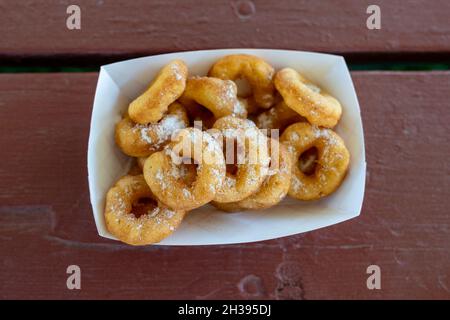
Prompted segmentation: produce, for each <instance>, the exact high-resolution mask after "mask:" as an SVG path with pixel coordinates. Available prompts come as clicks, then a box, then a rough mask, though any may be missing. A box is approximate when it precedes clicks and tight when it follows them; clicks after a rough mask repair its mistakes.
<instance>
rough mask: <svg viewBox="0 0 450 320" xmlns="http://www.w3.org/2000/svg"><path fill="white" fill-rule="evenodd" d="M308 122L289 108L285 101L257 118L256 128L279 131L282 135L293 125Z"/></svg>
mask: <svg viewBox="0 0 450 320" xmlns="http://www.w3.org/2000/svg"><path fill="white" fill-rule="evenodd" d="M302 121H306V120H305V118H303V117H302V116H301V115H299V114H298V113H297V112H295V111H294V110H292V109H291V108H289V107H288V106H287V105H286V103H284V101H281V102H279V103H278V104H276V105H275V106H274V107H272V108H270V109H269V110H267V111H265V112H263V113H260V114H259V115H258V116H257V117H256V121H255V123H256V126H257V127H258V128H260V129H268V130H271V129H279V130H280V134H281V133H282V132H283V131H284V129H286V128H287V127H288V126H290V125H291V124H293V123H296V122H302Z"/></svg>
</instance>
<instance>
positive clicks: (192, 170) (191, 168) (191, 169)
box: [180, 159, 198, 187]
mask: <svg viewBox="0 0 450 320" xmlns="http://www.w3.org/2000/svg"><path fill="white" fill-rule="evenodd" d="M191 160H192V159H191ZM191 162H192V163H182V164H181V167H182V172H183V175H182V176H181V177H180V180H181V181H182V182H183V183H184V184H185V185H186V186H188V187H191V186H192V185H193V184H194V182H195V179H196V176H197V169H198V163H197V162H196V161H194V160H192V161H191Z"/></svg>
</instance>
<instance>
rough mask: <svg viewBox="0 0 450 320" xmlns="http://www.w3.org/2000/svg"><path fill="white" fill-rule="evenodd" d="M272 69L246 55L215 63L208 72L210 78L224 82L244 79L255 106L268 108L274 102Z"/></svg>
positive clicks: (236, 55) (230, 57)
mask: <svg viewBox="0 0 450 320" xmlns="http://www.w3.org/2000/svg"><path fill="white" fill-rule="evenodd" d="M274 72H275V71H274V69H273V67H272V66H271V65H270V64H268V63H267V62H266V61H264V60H263V59H261V58H259V57H256V56H252V55H248V54H232V55H228V56H225V57H223V58H222V59H220V60H219V61H217V62H216V63H215V64H214V65H213V66H212V68H211V69H210V70H209V73H208V75H209V76H210V77H216V78H220V79H224V80H237V79H239V78H245V79H246V80H247V81H248V83H249V85H250V87H251V89H252V91H253V98H254V99H255V102H256V104H257V105H259V106H260V107H262V108H265V109H267V108H270V107H271V106H272V104H273V101H274V94H275V90H274V86H273V83H272V78H273V75H274Z"/></svg>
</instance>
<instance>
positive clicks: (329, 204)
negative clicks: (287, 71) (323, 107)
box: [88, 49, 366, 245]
mask: <svg viewBox="0 0 450 320" xmlns="http://www.w3.org/2000/svg"><path fill="white" fill-rule="evenodd" d="M236 53H246V54H253V55H256V56H259V57H261V58H263V59H265V60H266V61H268V62H269V63H270V64H271V65H272V66H274V67H275V69H276V70H279V69H281V68H283V67H291V68H294V69H296V70H298V71H300V72H301V73H302V74H303V75H305V76H306V77H307V78H309V79H310V80H311V81H312V82H315V83H317V84H318V85H319V86H321V87H322V88H324V89H325V90H326V91H328V92H329V93H330V94H332V95H333V96H335V97H336V98H337V99H338V100H339V101H340V102H341V104H342V107H343V113H342V118H341V120H340V122H339V124H338V126H337V127H336V129H335V130H336V131H337V133H338V134H339V135H340V136H341V137H342V138H343V139H344V141H345V144H346V146H347V148H348V150H349V151H350V154H351V160H350V167H349V172H348V174H347V177H346V178H345V180H344V181H343V183H342V185H341V186H340V188H339V189H338V190H337V191H336V192H335V193H333V194H332V195H330V196H328V197H326V198H324V199H322V200H319V201H312V202H302V201H298V200H294V199H289V198H286V199H285V200H284V201H282V202H281V203H280V204H278V205H277V206H275V207H272V208H270V209H267V210H263V211H253V212H251V211H247V212H242V213H235V214H226V213H223V212H220V211H218V210H217V209H215V208H214V207H212V206H210V205H207V206H204V207H202V208H200V209H197V210H194V211H192V212H190V213H189V214H188V215H187V216H186V218H185V220H183V222H182V224H181V226H180V227H179V228H178V229H177V230H176V231H175V232H174V234H172V235H171V236H170V237H168V238H166V239H164V240H163V241H162V242H160V243H159V244H162V245H212V244H232V243H242V242H253V241H261V240H267V239H273V238H278V237H284V236H289V235H293V234H297V233H301V232H306V231H311V230H315V229H318V228H322V227H326V226H330V225H333V224H336V223H339V222H342V221H345V220H348V219H351V218H354V217H356V216H358V215H359V214H360V211H361V206H362V202H363V197H364V187H365V177H366V161H365V149H364V133H363V128H362V121H361V115H360V109H359V104H358V99H357V97H356V93H355V89H354V87H353V82H352V79H351V77H350V73H349V71H348V68H347V65H346V63H345V60H344V59H343V57H341V56H335V55H328V54H319V53H311V52H301V51H289V50H267V49H226V50H206V51H191V52H180V53H171V54H163V55H157V56H150V57H144V58H138V59H132V60H127V61H122V62H118V63H113V64H109V65H105V66H102V67H101V69H100V75H99V79H98V83H97V90H96V92H95V100H94V106H93V110H92V119H91V129H90V134H89V146H88V174H89V177H88V178H89V191H90V198H91V204H92V210H93V214H94V218H95V223H96V226H97V230H98V233H99V235H100V236H102V237H106V238H110V239H114V237H113V236H112V235H111V234H110V233H109V232H108V231H107V230H106V226H105V221H104V217H103V210H104V205H105V195H106V192H107V191H108V189H109V188H110V187H111V186H112V185H113V184H114V183H115V182H116V181H117V179H119V178H120V177H121V176H122V175H124V174H125V173H126V172H127V170H128V168H129V163H130V157H128V156H126V155H124V154H123V153H122V152H121V151H120V150H119V148H118V147H117V146H116V145H115V142H114V128H115V124H116V123H117V122H118V121H119V120H120V118H121V114H122V113H123V112H124V110H126V108H127V107H128V104H129V103H130V102H131V101H132V100H133V99H134V98H136V97H137V96H138V95H139V94H140V93H141V92H142V91H144V90H145V89H146V88H147V87H148V84H149V83H150V82H151V80H152V79H153V77H154V76H155V75H156V73H157V72H158V71H159V70H160V69H161V68H162V67H163V66H164V65H165V64H167V63H168V62H170V61H171V60H173V59H183V60H184V61H185V62H186V64H187V65H188V67H189V75H190V76H192V75H206V74H207V72H208V70H209V68H210V67H211V65H212V64H213V63H214V62H215V61H217V60H218V59H219V58H221V57H223V56H225V55H228V54H236Z"/></svg>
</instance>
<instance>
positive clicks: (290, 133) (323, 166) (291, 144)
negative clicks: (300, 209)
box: [280, 122, 350, 200]
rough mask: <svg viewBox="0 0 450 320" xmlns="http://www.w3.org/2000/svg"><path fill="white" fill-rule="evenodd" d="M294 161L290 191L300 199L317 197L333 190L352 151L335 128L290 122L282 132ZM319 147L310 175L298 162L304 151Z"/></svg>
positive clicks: (346, 165)
mask: <svg viewBox="0 0 450 320" xmlns="http://www.w3.org/2000/svg"><path fill="white" fill-rule="evenodd" d="M280 141H281V142H282V143H284V144H285V145H286V146H287V148H288V151H289V153H290V155H291V159H292V161H293V163H294V165H293V171H292V181H291V186H290V188H289V195H290V196H291V197H293V198H296V199H299V200H315V199H319V198H322V197H324V196H327V195H329V194H331V193H332V192H334V191H335V190H336V189H337V188H338V187H339V185H340V184H341V182H342V180H343V179H344V177H345V174H346V172H347V168H348V165H349V162H350V154H349V152H348V150H347V148H346V147H345V144H344V141H343V140H342V138H341V137H339V136H338V135H337V134H336V133H335V132H334V131H332V130H330V129H326V128H318V127H316V126H312V125H310V124H309V123H306V122H300V123H295V124H293V125H291V126H289V127H288V128H287V129H286V130H285V131H284V132H283V134H282V135H281V138H280ZM311 148H316V149H317V160H316V166H315V170H314V172H313V174H311V175H307V174H305V173H303V172H302V170H301V169H300V167H299V166H298V162H299V158H300V156H301V155H302V153H304V152H306V151H308V150H309V149H311Z"/></svg>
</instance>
